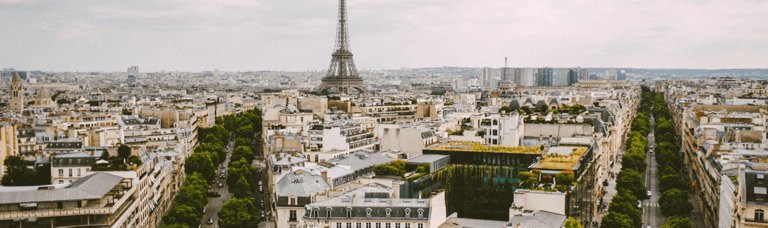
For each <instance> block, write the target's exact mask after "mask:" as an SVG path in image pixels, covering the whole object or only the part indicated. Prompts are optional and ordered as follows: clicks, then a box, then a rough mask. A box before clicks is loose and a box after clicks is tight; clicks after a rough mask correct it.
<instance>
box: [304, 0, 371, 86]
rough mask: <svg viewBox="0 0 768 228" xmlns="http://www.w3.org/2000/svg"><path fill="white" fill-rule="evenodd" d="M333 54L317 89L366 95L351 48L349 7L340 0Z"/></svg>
mask: <svg viewBox="0 0 768 228" xmlns="http://www.w3.org/2000/svg"><path fill="white" fill-rule="evenodd" d="M334 49H335V51H334V52H333V54H331V65H330V66H328V72H326V73H325V76H324V77H323V79H322V81H321V83H320V86H319V87H317V88H316V90H317V91H318V92H322V93H330V94H332V93H347V94H350V93H364V92H365V91H366V89H365V84H364V83H363V79H362V78H360V75H358V73H357V68H355V60H354V59H353V58H352V51H351V49H350V47H349V31H348V29H347V6H346V4H345V0H339V22H338V25H337V27H336V46H335V48H334Z"/></svg>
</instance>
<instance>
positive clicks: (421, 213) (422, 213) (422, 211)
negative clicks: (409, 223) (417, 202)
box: [416, 208, 424, 225]
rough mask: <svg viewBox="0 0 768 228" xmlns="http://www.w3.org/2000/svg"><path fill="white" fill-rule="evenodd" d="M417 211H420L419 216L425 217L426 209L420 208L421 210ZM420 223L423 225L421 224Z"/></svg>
mask: <svg viewBox="0 0 768 228" xmlns="http://www.w3.org/2000/svg"><path fill="white" fill-rule="evenodd" d="M416 212H418V213H419V218H421V217H424V209H422V208H419V210H417V211H416ZM419 225H421V224H419Z"/></svg>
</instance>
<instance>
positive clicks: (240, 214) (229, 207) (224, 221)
mask: <svg viewBox="0 0 768 228" xmlns="http://www.w3.org/2000/svg"><path fill="white" fill-rule="evenodd" d="M258 224H259V219H258V217H257V216H256V209H255V207H254V205H253V202H252V199H243V198H232V199H230V200H227V202H225V203H224V206H222V207H221V211H219V226H220V227H222V228H243V227H257V226H258Z"/></svg>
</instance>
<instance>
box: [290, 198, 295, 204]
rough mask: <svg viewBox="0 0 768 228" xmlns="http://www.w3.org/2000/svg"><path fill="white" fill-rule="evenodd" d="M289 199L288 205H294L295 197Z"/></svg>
mask: <svg viewBox="0 0 768 228" xmlns="http://www.w3.org/2000/svg"><path fill="white" fill-rule="evenodd" d="M289 200H290V202H288V205H296V198H290V199H289Z"/></svg>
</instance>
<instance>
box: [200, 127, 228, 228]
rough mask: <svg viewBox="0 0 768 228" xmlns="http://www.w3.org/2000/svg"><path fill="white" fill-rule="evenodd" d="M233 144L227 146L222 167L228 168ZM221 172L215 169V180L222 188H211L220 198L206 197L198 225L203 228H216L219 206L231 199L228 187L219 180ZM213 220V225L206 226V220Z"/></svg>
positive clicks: (223, 181)
mask: <svg viewBox="0 0 768 228" xmlns="http://www.w3.org/2000/svg"><path fill="white" fill-rule="evenodd" d="M234 145H235V143H234V141H230V142H229V146H228V147H227V156H226V158H225V159H224V162H223V163H221V164H222V165H224V167H225V168H226V167H228V166H229V158H230V156H231V155H232V147H234ZM221 172H222V169H221V168H217V169H216V180H217V181H219V182H220V183H223V184H224V187H218V185H215V184H214V186H213V189H214V190H215V191H217V192H219V193H220V194H221V196H220V197H208V204H207V205H206V206H205V213H204V214H203V218H202V220H200V224H203V227H218V222H219V218H218V214H219V210H221V206H223V205H224V202H226V201H227V200H229V198H232V193H230V192H229V187H228V185H227V181H226V179H222V178H219V175H220V173H221ZM209 218H213V222H214V223H213V224H208V219H209Z"/></svg>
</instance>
